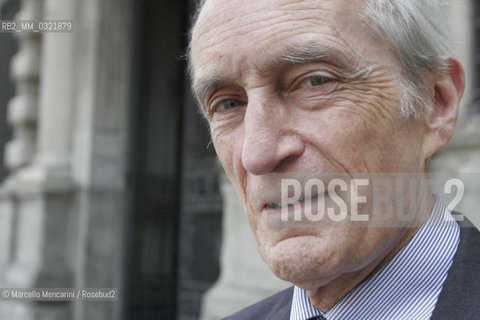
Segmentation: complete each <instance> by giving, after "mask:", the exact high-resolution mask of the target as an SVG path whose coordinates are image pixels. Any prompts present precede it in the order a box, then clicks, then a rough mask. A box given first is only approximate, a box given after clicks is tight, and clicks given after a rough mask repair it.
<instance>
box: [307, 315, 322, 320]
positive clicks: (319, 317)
mask: <svg viewBox="0 0 480 320" xmlns="http://www.w3.org/2000/svg"><path fill="white" fill-rule="evenodd" d="M308 320H326V319H325V318H324V317H322V316H316V317H313V318H309V319H308Z"/></svg>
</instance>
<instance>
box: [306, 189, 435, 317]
mask: <svg viewBox="0 0 480 320" xmlns="http://www.w3.org/2000/svg"><path fill="white" fill-rule="evenodd" d="M425 204H426V206H425V207H423V210H425V209H426V211H428V212H431V210H432V208H433V206H434V204H435V199H434V197H433V195H432V194H431V193H430V196H429V197H426V203H425ZM417 210H421V211H423V210H422V209H421V206H419V207H417ZM422 216H423V217H425V216H428V214H426V215H425V213H423V214H419V215H418V217H422ZM423 222H424V221H423V219H419V221H418V223H417V224H415V227H410V228H403V229H400V230H402V231H404V232H401V233H399V236H398V237H396V238H395V239H394V241H392V244H391V245H390V246H389V247H388V249H387V250H385V254H383V255H379V256H378V257H377V258H376V259H375V260H374V261H372V262H371V263H369V264H367V265H366V266H365V267H363V268H361V269H359V270H356V271H353V272H347V273H344V274H343V275H341V276H339V277H338V278H335V279H334V280H333V281H331V282H329V283H327V284H326V285H323V286H320V287H318V288H315V289H313V290H312V289H310V288H308V289H307V288H306V291H307V294H308V296H309V298H310V300H311V302H312V304H313V305H315V306H316V307H317V308H319V309H320V310H322V312H328V311H329V310H330V309H331V308H333V306H335V304H336V303H337V302H339V301H340V300H341V299H342V298H343V297H344V296H346V295H347V294H348V293H349V292H350V291H351V290H353V289H354V288H355V287H357V286H358V285H359V284H360V283H362V282H363V281H364V280H366V279H367V278H368V277H369V276H370V275H372V274H374V273H375V272H377V271H378V270H380V269H381V268H382V267H383V266H384V265H385V264H387V263H388V262H389V261H390V260H392V259H393V258H394V257H395V256H396V255H397V253H398V252H399V251H400V250H402V248H403V247H405V245H406V244H407V243H408V242H409V241H410V240H411V239H412V238H413V236H414V235H415V234H416V233H417V231H418V230H419V229H420V227H421V226H422V224H423ZM392 232H393V230H392Z"/></svg>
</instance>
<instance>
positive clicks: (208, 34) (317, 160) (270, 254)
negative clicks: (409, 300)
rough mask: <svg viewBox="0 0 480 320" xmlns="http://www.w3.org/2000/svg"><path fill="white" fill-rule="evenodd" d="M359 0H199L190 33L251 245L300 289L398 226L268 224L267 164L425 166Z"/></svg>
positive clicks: (360, 258)
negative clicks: (202, 1)
mask: <svg viewBox="0 0 480 320" xmlns="http://www.w3.org/2000/svg"><path fill="white" fill-rule="evenodd" d="M362 3H363V1H348V0H343V1H331V0H330V1H328V0H324V1H321V0H315V1H313V0H312V1H293V0H276V1H274V0H266V1H257V0H255V1H245V0H243V1H236V0H211V1H207V3H206V5H205V7H204V9H203V10H202V13H201V15H200V17H199V20H198V23H197V25H196V27H195V30H194V34H193V40H192V62H193V67H194V89H195V90H196V92H197V96H198V97H199V100H200V102H201V104H202V107H203V108H204V110H205V113H206V114H207V117H208V118H209V122H210V126H211V134H212V140H213V144H214V146H215V149H216V151H217V154H218V157H219V158H220V161H221V163H222V165H223V167H224V168H225V171H226V173H227V175H228V177H229V178H230V180H231V181H232V183H233V185H234V187H235V189H236V191H237V193H238V195H239V198H240V200H241V202H242V205H243V208H244V210H245V212H246V215H247V218H248V222H249V224H250V227H251V229H252V231H253V233H254V236H255V239H256V244H257V248H258V250H259V252H260V255H261V256H262V258H263V259H264V261H265V262H266V263H267V264H268V265H269V266H270V268H271V269H272V271H273V272H274V273H275V274H276V275H277V276H279V277H280V278H282V279H284V280H288V281H290V282H293V283H295V284H297V285H300V286H302V287H304V288H307V289H308V288H310V287H311V288H313V287H315V286H318V285H320V286H321V285H325V284H327V283H329V282H331V281H332V280H334V279H336V278H338V277H340V276H341V275H344V274H348V273H354V272H357V271H358V270H360V269H362V268H364V267H366V266H367V265H369V264H372V263H374V262H375V261H377V262H378V261H379V260H381V259H382V258H384V257H385V256H386V255H387V254H388V252H390V251H391V250H392V249H393V248H394V247H395V246H396V244H398V243H399V242H401V241H402V239H403V238H404V237H406V232H407V231H406V229H402V228H398V229H393V228H389V229H387V228H385V229H381V228H370V229H363V228H349V227H348V225H347V226H346V227H345V225H344V226H343V227H323V228H322V227H311V228H295V227H291V228H288V227H286V228H272V227H271V226H269V224H268V223H267V221H268V219H269V215H275V214H278V212H276V211H278V210H275V209H272V208H271V206H270V207H269V203H272V202H275V201H278V199H279V198H280V196H281V195H280V186H279V185H277V184H272V183H271V179H270V177H271V175H272V174H277V175H281V174H289V173H301V174H311V176H312V177H315V176H316V175H318V174H321V173H325V172H328V173H346V174H353V173H369V172H376V173H379V172H416V171H424V170H425V160H426V159H425V156H424V155H423V152H422V144H423V143H424V141H423V138H422V136H423V131H424V125H423V122H422V121H419V120H402V119H401V117H400V110H399V108H400V97H401V83H400V81H401V80H400V76H399V72H398V62H397V60H396V58H395V56H394V55H393V54H392V53H391V52H390V51H389V50H388V49H387V48H385V47H384V46H383V45H382V44H381V43H380V42H377V41H375V40H374V38H373V37H372V36H371V35H370V34H369V33H368V32H367V28H366V27H365V26H364V25H363V24H362V22H361V17H360V13H361V7H362Z"/></svg>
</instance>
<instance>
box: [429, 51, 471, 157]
mask: <svg viewBox="0 0 480 320" xmlns="http://www.w3.org/2000/svg"><path fill="white" fill-rule="evenodd" d="M464 89H465V73H464V71H463V67H462V65H461V64H460V62H459V61H458V60H457V59H456V58H454V57H451V58H449V59H448V66H447V69H446V70H445V71H443V72H440V73H438V74H437V75H436V76H435V78H434V100H433V108H432V110H431V111H430V112H428V113H427V115H426V117H425V123H426V127H425V139H424V145H423V153H424V157H425V160H427V159H429V158H430V157H431V156H432V155H433V154H434V153H435V152H437V151H439V150H440V149H442V148H443V147H444V146H445V145H446V144H447V143H448V141H450V139H451V138H452V136H453V132H454V131H455V126H456V124H457V117H458V108H459V104H460V99H461V98H462V95H463V90H464Z"/></svg>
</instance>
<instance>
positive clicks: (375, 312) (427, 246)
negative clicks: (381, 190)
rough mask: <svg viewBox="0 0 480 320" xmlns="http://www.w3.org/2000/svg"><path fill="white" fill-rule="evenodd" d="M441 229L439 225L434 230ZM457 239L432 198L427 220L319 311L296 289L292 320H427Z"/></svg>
mask: <svg viewBox="0 0 480 320" xmlns="http://www.w3.org/2000/svg"><path fill="white" fill-rule="evenodd" d="M432 226H440V227H432ZM459 240H460V227H459V226H458V224H457V223H456V222H455V221H454V220H453V217H452V216H451V214H450V211H448V210H447V209H446V208H445V206H444V204H443V203H442V202H441V201H440V200H439V198H438V196H436V202H435V206H434V208H433V210H432V213H431V215H430V217H429V218H428V219H427V221H426V222H425V223H424V224H423V226H422V227H421V228H420V229H419V230H418V232H417V233H416V235H415V236H414V237H413V238H412V240H410V241H409V242H408V244H407V245H406V246H405V247H404V248H403V249H402V250H400V252H399V253H398V254H397V255H396V256H395V257H394V258H393V259H392V260H390V261H389V262H388V263H387V264H385V265H384V266H383V267H382V268H381V269H380V270H379V271H378V272H377V273H375V274H374V275H373V276H372V277H370V278H369V279H368V280H366V281H365V282H363V283H361V284H360V285H359V286H357V287H356V288H355V289H353V290H352V291H351V292H349V293H348V294H347V295H346V296H345V297H344V298H343V299H342V300H340V301H339V302H338V303H337V304H336V305H335V306H334V307H333V308H332V309H331V310H329V311H328V312H327V313H323V312H322V311H320V309H318V308H316V307H315V306H313V305H312V303H311V302H310V299H309V298H308V296H307V293H306V291H305V290H303V289H301V288H299V287H296V286H295V288H294V293H293V301H292V310H291V313H290V320H305V319H309V318H311V317H315V316H323V317H324V318H325V319H327V320H350V319H369V320H385V319H409V320H424V319H430V317H431V315H432V313H433V310H434V308H435V304H436V303H437V299H438V296H439V294H440V291H441V290H442V287H443V283H444V282H445V279H446V278H447V273H448V270H449V268H450V266H451V264H452V261H453V256H454V255H455V252H456V250H457V246H458V243H459Z"/></svg>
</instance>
